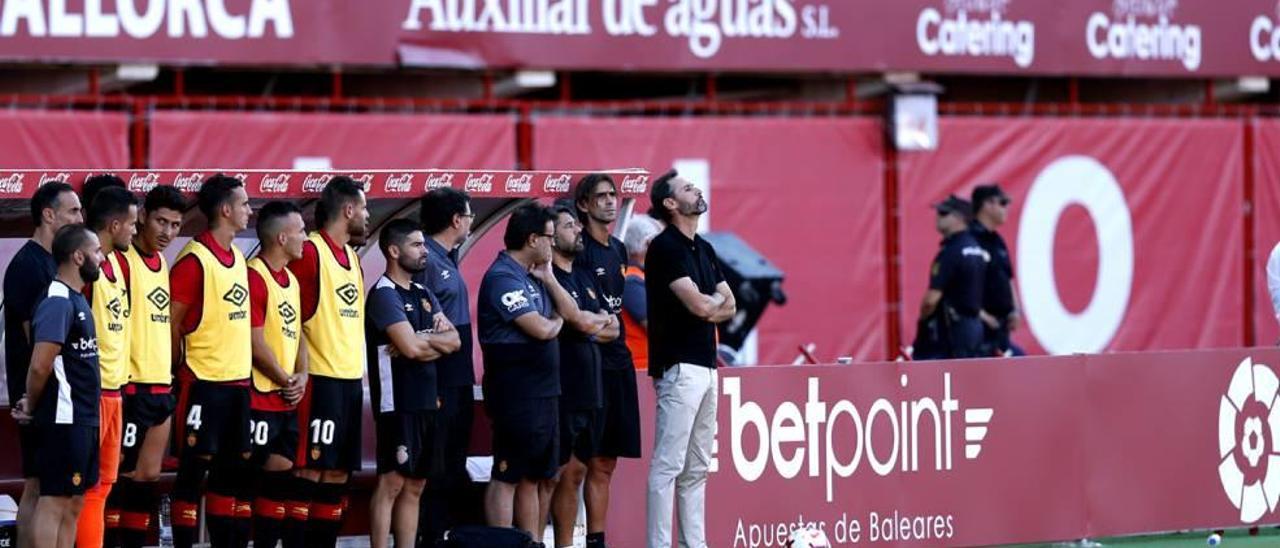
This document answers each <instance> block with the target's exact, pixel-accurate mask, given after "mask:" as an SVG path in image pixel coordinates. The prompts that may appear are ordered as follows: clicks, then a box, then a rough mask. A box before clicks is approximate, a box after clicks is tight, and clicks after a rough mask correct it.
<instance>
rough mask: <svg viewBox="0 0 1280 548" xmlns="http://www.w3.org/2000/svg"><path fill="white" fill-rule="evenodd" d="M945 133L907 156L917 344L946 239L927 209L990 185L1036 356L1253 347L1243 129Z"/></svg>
mask: <svg viewBox="0 0 1280 548" xmlns="http://www.w3.org/2000/svg"><path fill="white" fill-rule="evenodd" d="M940 134H941V136H940V139H941V144H940V147H939V148H938V150H937V151H934V152H920V153H903V154H901V155H900V157H899V162H900V163H899V166H900V185H901V186H900V191H899V195H900V196H901V225H900V226H901V229H900V233H901V248H902V265H903V268H902V287H903V293H902V302H903V319H904V321H903V336H904V339H905V340H906V341H910V340H911V338H912V337H913V336H914V334H915V331H916V329H915V321H916V317H917V314H918V310H919V307H918V303H919V302H920V299H921V296H922V295H923V292H924V290H925V287H926V283H927V280H928V273H929V265H930V261H931V260H932V258H933V256H934V254H935V253H936V251H937V249H938V243H939V241H940V240H941V238H940V236H939V235H938V233H937V232H936V230H935V228H934V222H935V215H934V212H933V210H932V209H931V207H930V204H932V203H935V202H937V201H939V200H941V199H942V198H944V197H945V196H946V195H947V194H948V193H951V192H954V193H957V194H959V195H961V196H963V197H965V198H966V199H967V197H968V195H969V192H970V190H971V189H972V188H973V186H974V185H976V184H980V183H986V182H993V181H994V182H999V183H1000V184H1001V185H1002V186H1003V187H1004V188H1005V189H1006V191H1007V192H1009V194H1010V195H1011V196H1012V198H1013V204H1012V206H1011V208H1010V210H1009V217H1008V222H1007V224H1006V225H1005V226H1004V227H1003V228H1001V229H1000V232H1001V234H1003V236H1004V238H1005V240H1006V241H1007V242H1008V244H1009V248H1010V252H1011V253H1012V255H1013V260H1014V268H1015V271H1016V272H1017V274H1018V278H1017V281H1016V287H1017V289H1018V293H1019V296H1020V300H1021V302H1022V305H1023V310H1024V312H1025V319H1026V323H1027V327H1028V328H1029V329H1028V328H1024V329H1021V330H1019V331H1018V332H1017V334H1016V336H1015V340H1016V341H1017V342H1018V343H1020V344H1022V345H1023V346H1025V347H1026V348H1027V350H1028V351H1030V352H1031V353H1042V352H1046V351H1047V352H1050V353H1070V352H1102V351H1114V350H1158V349H1177V348H1205V347H1225V346H1234V345H1239V344H1242V342H1243V327H1244V325H1243V319H1242V315H1243V297H1242V295H1241V291H1240V289H1239V288H1240V284H1241V283H1242V282H1243V270H1242V269H1243V262H1244V261H1243V258H1244V251H1243V249H1244V248H1243V245H1244V243H1243V223H1242V217H1241V211H1242V210H1241V206H1242V203H1243V194H1242V193H1243V127H1242V125H1241V124H1240V123H1239V122H1234V121H1227V120H1185V119H1181V120H1158V119H1124V118H1120V119H1055V118H1020V119H1007V118H1005V119H997V118H963V117H947V118H943V119H942V120H941V123H940ZM1028 208H1033V209H1034V210H1035V211H1033V212H1028Z"/></svg>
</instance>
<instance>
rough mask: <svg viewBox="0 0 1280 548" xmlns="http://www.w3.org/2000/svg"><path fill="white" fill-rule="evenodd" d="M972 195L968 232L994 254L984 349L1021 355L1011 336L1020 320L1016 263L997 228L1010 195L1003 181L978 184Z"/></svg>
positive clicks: (985, 294)
mask: <svg viewBox="0 0 1280 548" xmlns="http://www.w3.org/2000/svg"><path fill="white" fill-rule="evenodd" d="M972 198H973V214H974V215H973V216H974V219H973V222H972V223H970V224H969V232H970V233H972V234H973V239H974V240H977V242H978V245H980V246H982V249H983V250H985V251H986V252H987V255H988V256H989V257H990V258H991V262H990V263H988V264H987V275H986V278H985V282H984V283H983V288H982V311H981V312H980V313H979V317H980V318H981V319H982V324H983V335H982V353H983V354H984V355H993V354H1000V355H1006V354H1011V355H1014V356H1021V355H1024V354H1025V352H1023V351H1022V349H1021V348H1018V347H1017V346H1016V345H1014V344H1013V342H1011V341H1010V340H1009V333H1010V332H1011V331H1014V330H1016V329H1017V328H1018V324H1019V323H1020V320H1021V316H1020V315H1019V314H1018V306H1017V304H1018V303H1017V301H1016V300H1015V299H1014V296H1013V264H1012V263H1011V262H1010V261H1009V247H1008V246H1006V245H1005V243H1004V238H1002V237H1001V236H1000V233H999V232H996V230H997V229H999V228H1000V226H1001V225H1004V223H1005V220H1006V219H1007V218H1008V216H1009V195H1007V194H1005V193H1004V190H1003V189H1001V188H1000V185H996V184H991V185H978V186H976V187H974V189H973V194H972Z"/></svg>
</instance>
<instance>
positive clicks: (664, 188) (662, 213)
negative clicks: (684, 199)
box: [649, 169, 680, 224]
mask: <svg viewBox="0 0 1280 548" xmlns="http://www.w3.org/2000/svg"><path fill="white" fill-rule="evenodd" d="M679 175H680V174H679V173H676V170H674V169H673V170H671V171H668V172H666V173H663V174H662V176H660V177H658V179H657V180H656V181H654V182H653V189H652V190H650V191H649V201H650V202H652V204H653V205H652V206H651V207H650V208H649V216H650V217H653V218H654V219H657V220H659V221H662V222H664V223H668V224H670V223H671V212H670V211H667V206H664V205H662V201H663V200H666V199H667V198H670V197H671V195H672V194H675V189H673V188H671V181H672V180H673V179H675V178H676V177H678V176H679Z"/></svg>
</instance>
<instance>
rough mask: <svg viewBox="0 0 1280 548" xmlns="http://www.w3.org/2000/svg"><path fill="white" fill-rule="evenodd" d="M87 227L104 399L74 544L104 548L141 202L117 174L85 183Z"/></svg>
mask: <svg viewBox="0 0 1280 548" xmlns="http://www.w3.org/2000/svg"><path fill="white" fill-rule="evenodd" d="M85 202H86V203H87V204H88V212H89V213H88V215H87V217H88V221H89V223H88V224H89V228H90V229H91V230H93V231H94V232H96V233H97V235H98V240H99V241H100V242H101V243H102V246H103V249H104V251H105V252H106V253H104V255H105V260H104V261H102V265H101V268H102V275H101V276H99V277H98V279H97V280H95V281H94V282H93V283H92V284H90V285H88V286H86V287H85V291H84V294H85V297H87V298H88V300H89V306H90V310H92V311H93V320H94V328H95V330H96V331H97V333H98V364H99V368H100V370H101V388H102V398H101V399H100V400H99V407H98V415H99V417H100V422H99V430H98V437H99V446H98V484H97V485H94V486H93V487H91V488H90V489H89V491H88V492H86V493H85V496H84V508H83V510H82V511H81V512H80V519H79V521H78V522H77V523H76V544H77V545H79V546H102V544H103V540H104V535H105V531H106V505H107V497H108V496H109V495H110V494H111V488H112V486H113V485H115V482H116V473H117V472H118V471H119V469H120V442H121V429H122V428H123V419H122V411H123V410H122V407H123V402H122V401H121V399H120V389H121V388H123V387H124V385H125V383H127V382H128V381H129V351H130V347H129V333H130V331H131V330H130V329H129V316H130V310H129V281H128V280H127V279H126V278H125V276H124V270H123V268H122V266H121V265H123V264H124V255H121V254H120V252H121V251H125V250H127V249H129V243H130V242H131V241H132V240H133V235H134V233H135V232H136V231H137V223H138V200H137V198H135V197H134V195H133V193H131V192H129V191H128V190H126V189H125V188H124V181H121V180H120V178H119V177H116V176H114V175H99V176H96V177H91V178H90V179H89V180H88V181H85Z"/></svg>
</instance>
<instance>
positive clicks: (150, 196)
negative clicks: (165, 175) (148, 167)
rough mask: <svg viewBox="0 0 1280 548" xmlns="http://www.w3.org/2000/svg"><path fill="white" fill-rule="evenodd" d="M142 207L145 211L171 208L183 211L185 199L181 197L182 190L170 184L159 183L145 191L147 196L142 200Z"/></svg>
mask: <svg viewBox="0 0 1280 548" xmlns="http://www.w3.org/2000/svg"><path fill="white" fill-rule="evenodd" d="M142 209H144V210H146V211H147V213H151V212H155V211H159V210H161V209H172V210H174V211H177V212H178V213H183V212H185V211H186V209H187V199H186V198H183V197H182V191H180V190H178V189H176V188H174V187H172V186H170V185H159V186H157V187H155V188H153V189H151V190H150V191H149V192H147V197H146V198H145V199H144V200H143V202H142Z"/></svg>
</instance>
